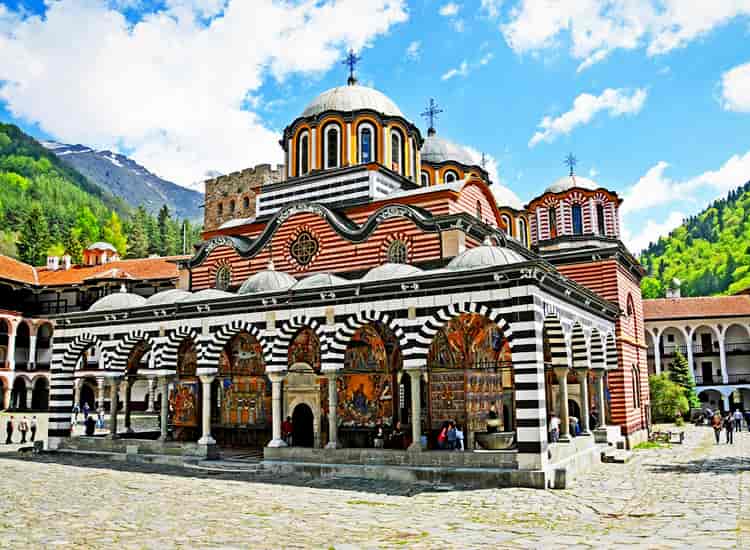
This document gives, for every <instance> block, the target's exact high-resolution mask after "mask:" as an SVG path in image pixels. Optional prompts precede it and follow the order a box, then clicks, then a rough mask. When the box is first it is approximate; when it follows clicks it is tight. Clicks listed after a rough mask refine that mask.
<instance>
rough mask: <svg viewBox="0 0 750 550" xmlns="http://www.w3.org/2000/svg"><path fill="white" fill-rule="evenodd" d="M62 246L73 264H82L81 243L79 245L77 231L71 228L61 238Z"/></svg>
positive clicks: (79, 240)
mask: <svg viewBox="0 0 750 550" xmlns="http://www.w3.org/2000/svg"><path fill="white" fill-rule="evenodd" d="M63 246H64V247H65V253H66V254H68V255H69V256H70V259H71V261H72V262H73V263H74V264H80V263H81V262H83V243H81V239H80V237H79V236H78V230H77V229H75V228H73V229H71V230H70V231H68V233H67V234H66V235H65V237H64V238H63Z"/></svg>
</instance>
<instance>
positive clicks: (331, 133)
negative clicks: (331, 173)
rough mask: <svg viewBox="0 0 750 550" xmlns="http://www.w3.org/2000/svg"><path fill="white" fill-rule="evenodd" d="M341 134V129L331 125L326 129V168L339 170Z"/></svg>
mask: <svg viewBox="0 0 750 550" xmlns="http://www.w3.org/2000/svg"><path fill="white" fill-rule="evenodd" d="M340 135H341V132H340V130H339V127H338V126H336V125H335V124H331V125H330V126H328V127H326V129H325V147H326V150H325V159H326V168H338V167H339V166H340V164H341V161H340V159H341V150H340V149H341V138H340Z"/></svg>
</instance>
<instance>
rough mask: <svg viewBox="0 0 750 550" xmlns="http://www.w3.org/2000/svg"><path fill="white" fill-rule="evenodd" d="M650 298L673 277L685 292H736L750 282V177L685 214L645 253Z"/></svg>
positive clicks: (645, 293)
mask: <svg viewBox="0 0 750 550" xmlns="http://www.w3.org/2000/svg"><path fill="white" fill-rule="evenodd" d="M640 260H641V263H642V264H643V266H644V267H645V268H646V270H647V271H648V275H649V276H648V277H646V278H645V279H644V280H643V283H642V285H641V288H642V290H643V296H644V298H659V297H663V296H664V292H665V290H666V288H667V286H668V285H669V282H670V281H672V279H674V278H677V279H679V280H680V281H681V283H682V285H681V292H682V295H683V296H710V295H713V294H733V293H735V292H738V291H740V290H743V289H745V288H747V287H750V181H749V182H748V183H746V184H745V185H743V186H742V187H740V188H738V189H737V190H735V191H732V192H730V193H729V195H727V197H726V198H724V199H721V200H717V201H715V202H713V203H712V204H711V205H710V206H709V207H708V208H706V209H705V210H704V211H703V212H701V213H700V214H698V215H696V216H692V217H690V218H688V219H687V220H685V221H684V222H683V224H682V225H681V226H680V227H678V228H677V229H675V230H674V231H672V232H671V233H670V234H669V236H668V237H662V238H660V239H659V240H658V242H656V243H652V244H651V245H649V247H648V248H647V249H646V250H645V251H644V252H643V253H642V254H641V257H640Z"/></svg>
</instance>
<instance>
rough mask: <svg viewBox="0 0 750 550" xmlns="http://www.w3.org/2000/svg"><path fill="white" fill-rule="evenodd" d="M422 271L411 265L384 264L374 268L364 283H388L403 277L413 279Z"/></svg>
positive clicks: (366, 275) (366, 276) (364, 278)
mask: <svg viewBox="0 0 750 550" xmlns="http://www.w3.org/2000/svg"><path fill="white" fill-rule="evenodd" d="M421 272H422V270H421V269H419V268H418V267H414V266H413V265H409V264H383V265H379V266H378V267H373V268H372V269H371V270H370V271H368V272H367V273H366V274H365V276H364V277H362V281H364V282H368V283H372V282H375V281H386V280H388V279H400V278H402V277H411V276H412V275H416V274H417V273H421Z"/></svg>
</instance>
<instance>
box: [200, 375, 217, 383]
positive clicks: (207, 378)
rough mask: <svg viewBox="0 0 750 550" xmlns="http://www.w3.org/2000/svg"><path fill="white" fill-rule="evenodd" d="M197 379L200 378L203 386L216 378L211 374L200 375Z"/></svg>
mask: <svg viewBox="0 0 750 550" xmlns="http://www.w3.org/2000/svg"><path fill="white" fill-rule="evenodd" d="M198 378H200V380H201V382H202V383H203V384H210V383H211V382H213V381H214V380H215V379H216V376H214V375H213V374H202V375H201V376H199V377H198Z"/></svg>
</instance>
